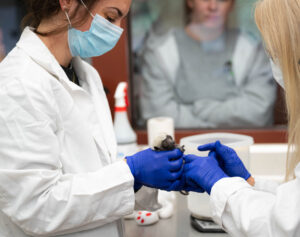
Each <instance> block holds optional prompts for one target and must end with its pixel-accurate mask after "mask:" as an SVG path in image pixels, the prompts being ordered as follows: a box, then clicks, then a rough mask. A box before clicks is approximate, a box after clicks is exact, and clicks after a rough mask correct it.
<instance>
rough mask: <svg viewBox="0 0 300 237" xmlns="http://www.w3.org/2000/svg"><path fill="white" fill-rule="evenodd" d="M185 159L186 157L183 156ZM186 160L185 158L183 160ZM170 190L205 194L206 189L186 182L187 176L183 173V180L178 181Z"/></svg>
mask: <svg viewBox="0 0 300 237" xmlns="http://www.w3.org/2000/svg"><path fill="white" fill-rule="evenodd" d="M183 157H185V156H183ZM183 159H185V158H183ZM170 190H172V191H186V192H197V193H204V192H205V191H204V189H203V188H201V187H200V186H199V185H197V184H194V185H189V184H187V182H186V176H185V174H184V173H182V175H181V178H180V179H179V180H176V181H175V182H174V183H173V184H172V186H171V187H170Z"/></svg>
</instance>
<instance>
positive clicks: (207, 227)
mask: <svg viewBox="0 0 300 237" xmlns="http://www.w3.org/2000/svg"><path fill="white" fill-rule="evenodd" d="M191 225H192V226H193V227H194V228H195V229H196V230H197V231H199V232H202V233H226V232H225V231H224V230H223V229H222V228H221V227H220V226H219V225H218V224H216V223H215V222H213V221H211V220H201V219H198V218H196V217H194V216H192V215H191Z"/></svg>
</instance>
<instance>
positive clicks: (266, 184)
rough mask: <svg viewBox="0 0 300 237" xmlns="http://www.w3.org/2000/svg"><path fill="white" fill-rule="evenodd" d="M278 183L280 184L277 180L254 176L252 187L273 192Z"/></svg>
mask: <svg viewBox="0 0 300 237" xmlns="http://www.w3.org/2000/svg"><path fill="white" fill-rule="evenodd" d="M279 184H280V183H279V182H276V181H274V180H268V179H263V178H255V185H254V189H255V190H259V191H265V192H270V193H274V194H275V193H276V189H277V188H278V186H279Z"/></svg>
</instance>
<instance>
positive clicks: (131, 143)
mask: <svg viewBox="0 0 300 237" xmlns="http://www.w3.org/2000/svg"><path fill="white" fill-rule="evenodd" d="M114 98H115V119H114V129H115V134H116V138H117V143H118V148H117V159H123V158H124V157H125V156H128V155H133V154H134V153H136V152H137V151H138V147H137V143H136V134H135V132H134V130H133V129H132V127H131V125H130V123H129V120H128V116H127V108H128V95H127V82H120V83H119V84H118V86H117V89H116V92H115V96H114Z"/></svg>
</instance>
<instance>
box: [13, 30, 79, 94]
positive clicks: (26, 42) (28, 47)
mask: <svg viewBox="0 0 300 237" xmlns="http://www.w3.org/2000/svg"><path fill="white" fill-rule="evenodd" d="M17 47H19V48H21V49H22V50H24V51H25V52H26V53H27V54H28V55H29V57H31V58H32V59H33V60H34V61H35V62H36V63H37V64H39V65H40V66H41V67H43V68H44V69H45V70H46V71H48V72H49V73H50V74H52V75H53V76H54V77H56V78H57V79H58V80H59V81H61V82H62V83H63V85H64V86H65V87H67V88H68V89H70V90H82V88H80V87H79V86H77V85H76V84H74V83H72V82H71V81H70V80H69V78H68V77H67V75H66V73H65V72H64V70H63V69H62V68H61V66H60V65H59V63H58V61H57V60H56V58H55V57H54V56H53V54H52V53H51V52H50V50H49V49H48V48H47V46H46V45H45V44H44V43H43V41H42V40H41V39H40V38H39V37H38V36H37V35H36V34H35V33H34V32H33V29H32V28H30V27H26V28H25V29H24V31H23V33H22V35H21V38H20V40H19V41H18V43H17Z"/></svg>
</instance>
